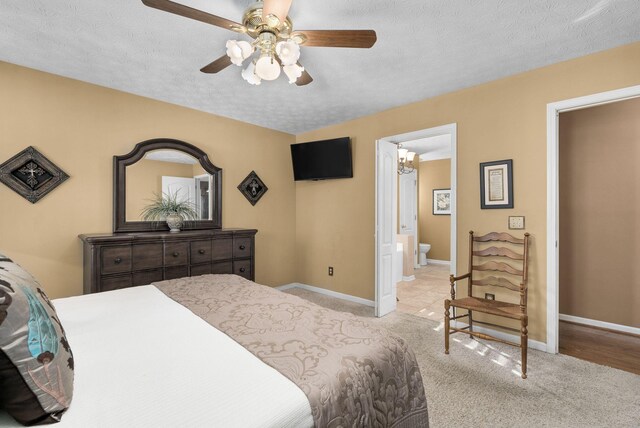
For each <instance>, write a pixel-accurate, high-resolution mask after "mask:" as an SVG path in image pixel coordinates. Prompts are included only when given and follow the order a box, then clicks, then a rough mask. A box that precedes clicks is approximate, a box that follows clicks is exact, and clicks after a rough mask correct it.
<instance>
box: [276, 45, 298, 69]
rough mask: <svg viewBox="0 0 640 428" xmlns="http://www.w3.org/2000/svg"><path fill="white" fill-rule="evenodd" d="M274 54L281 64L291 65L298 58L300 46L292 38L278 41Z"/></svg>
mask: <svg viewBox="0 0 640 428" xmlns="http://www.w3.org/2000/svg"><path fill="white" fill-rule="evenodd" d="M276 54H278V58H280V61H282V64H283V65H292V64H295V63H296V62H298V60H299V59H300V46H298V44H297V43H296V42H294V41H293V40H287V41H282V42H278V44H276Z"/></svg>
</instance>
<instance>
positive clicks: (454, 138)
mask: <svg viewBox="0 0 640 428" xmlns="http://www.w3.org/2000/svg"><path fill="white" fill-rule="evenodd" d="M440 135H450V136H451V256H450V259H451V264H450V269H449V270H450V273H451V274H452V275H456V271H457V262H456V261H457V254H458V252H457V248H458V243H457V237H458V208H457V206H458V203H457V194H458V185H457V183H458V179H457V177H458V175H457V170H458V149H457V147H458V124H457V123H455V122H454V123H449V124H446V125H441V126H435V127H433V128H426V129H421V130H419V131H413V132H408V133H405V134H398V135H392V136H389V137H384V138H380V139H379V140H376V155H375V157H374V162H375V163H376V169H375V171H376V172H375V174H376V175H375V190H374V192H375V207H374V209H375V212H376V217H375V224H374V236H376V239H375V255H376V256H375V257H376V259H375V272H376V277H375V278H376V279H375V284H374V286H375V295H376V307H377V305H378V294H379V290H380V289H381V288H380V287H381V284H380V281H379V278H378V276H377V272H378V252H379V250H380V249H379V248H378V239H377V231H378V229H379V227H380V224H379V221H380V219H379V218H378V211H377V210H378V197H379V195H378V180H379V178H380V177H379V175H378V154H379V153H378V141H386V142H391V143H396V144H397V143H402V142H405V141H411V140H418V139H421V138H429V137H437V136H440ZM393 204H394V209H395V211H396V212H397V210H398V201H397V198H396V200H394V201H393ZM396 227H397V226H396ZM376 316H378V314H377V311H376Z"/></svg>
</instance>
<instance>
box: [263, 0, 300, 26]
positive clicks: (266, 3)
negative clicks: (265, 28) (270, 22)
mask: <svg viewBox="0 0 640 428" xmlns="http://www.w3.org/2000/svg"><path fill="white" fill-rule="evenodd" d="M292 1H293V0H263V5H262V20H263V21H264V22H267V16H269V15H275V16H277V17H278V19H279V20H280V22H284V21H285V20H286V19H287V15H288V14H289V9H290V8H291V2H292Z"/></svg>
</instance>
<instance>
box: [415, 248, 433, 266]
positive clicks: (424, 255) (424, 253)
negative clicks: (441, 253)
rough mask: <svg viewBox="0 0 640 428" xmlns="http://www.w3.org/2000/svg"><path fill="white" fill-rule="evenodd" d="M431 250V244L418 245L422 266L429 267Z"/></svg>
mask: <svg viewBox="0 0 640 428" xmlns="http://www.w3.org/2000/svg"><path fill="white" fill-rule="evenodd" d="M430 249H431V244H422V243H421V244H418V251H420V266H426V265H427V253H428V252H429V250H430Z"/></svg>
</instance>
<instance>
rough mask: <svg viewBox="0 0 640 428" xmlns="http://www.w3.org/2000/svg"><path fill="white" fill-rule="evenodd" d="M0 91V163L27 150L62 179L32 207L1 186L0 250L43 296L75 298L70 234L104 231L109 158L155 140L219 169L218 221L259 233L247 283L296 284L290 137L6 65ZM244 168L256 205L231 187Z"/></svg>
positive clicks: (108, 225) (74, 242)
mask: <svg viewBox="0 0 640 428" xmlns="http://www.w3.org/2000/svg"><path fill="white" fill-rule="evenodd" d="M0 94H1V96H0V162H3V161H4V160H6V159H8V158H9V157H11V156H13V155H14V154H16V153H17V152H19V151H20V150H22V149H24V148H25V147H27V146H30V145H33V146H35V147H36V148H38V149H39V150H40V151H42V153H43V154H45V155H46V156H47V157H49V158H50V159H51V160H52V161H53V162H54V163H56V164H57V165H59V166H60V167H61V168H63V169H64V170H65V171H66V172H67V173H68V174H69V175H70V176H71V178H70V179H69V180H68V181H66V182H65V183H63V184H62V185H61V186H60V187H58V188H57V189H55V190H54V191H53V192H52V193H50V194H49V195H47V196H46V197H45V198H44V199H42V200H41V201H40V202H38V203H37V204H35V205H34V204H31V203H29V202H27V201H26V200H25V199H23V198H22V197H20V196H19V195H18V194H16V193H14V192H13V191H12V190H10V189H9V188H8V187H6V186H4V185H0V205H1V207H0V251H3V252H6V253H7V254H8V255H9V256H11V257H13V258H14V259H15V260H16V261H17V262H19V263H21V264H22V265H23V266H24V267H25V268H26V269H28V270H30V271H31V272H33V274H34V275H35V276H36V277H37V278H38V279H39V280H40V282H41V283H42V284H43V286H44V287H45V289H46V290H47V292H48V293H49V294H50V295H51V297H62V296H70V295H75V294H80V293H81V292H82V253H81V244H80V240H79V239H78V238H77V235H78V234H80V233H95V232H110V231H111V230H112V162H113V156H114V155H117V154H125V153H128V152H129V151H131V149H133V146H134V145H135V144H136V143H138V142H140V141H144V140H147V139H150V138H158V137H167V138H176V139H180V140H184V141H187V142H189V143H192V144H194V145H196V146H198V147H200V148H201V149H202V150H204V151H205V152H207V154H208V155H209V157H210V159H211V160H212V162H213V163H214V164H215V165H217V166H219V167H221V168H223V201H224V205H223V213H222V214H223V219H222V221H223V225H224V226H225V227H246V228H256V229H259V233H258V235H257V237H256V263H257V265H256V280H257V281H258V282H261V283H264V284H268V285H280V284H286V283H290V282H292V281H294V280H295V271H294V269H295V268H294V266H295V248H294V234H295V211H294V210H295V204H294V198H295V188H294V182H293V174H292V172H291V158H290V152H289V144H291V143H293V142H294V137H293V136H291V135H289V134H285V133H281V132H276V131H272V130H267V129H264V128H260V127H257V126H253V125H249V124H246V123H243V122H238V121H235V120H231V119H226V118H222V117H218V116H214V115H211V114H206V113H202V112H197V111H195V110H190V109H187V108H183V107H178V106H175V105H170V104H166V103H162V102H159V101H153V100H150V99H146V98H142V97H138V96H134V95H130V94H125V93H122V92H119V91H115V90H111V89H106V88H102V87H99V86H95V85H90V84H86V83H82V82H78V81H75V80H71V79H66V78H62V77H58V76H53V75H51V74H46V73H41V72H37V71H34V70H29V69H26V68H22V67H19V66H15V65H10V64H7V63H0ZM251 170H255V171H256V172H257V173H258V175H260V177H261V178H262V179H263V180H264V181H265V183H266V184H267V185H268V186H269V191H268V192H267V194H266V195H265V196H264V197H263V198H262V199H261V200H260V202H259V203H258V204H257V205H256V206H255V207H252V206H251V204H250V203H249V202H248V201H247V200H246V199H245V198H244V196H242V194H241V193H240V192H239V191H238V190H237V189H236V186H237V185H238V183H240V181H241V180H242V179H244V178H245V176H246V175H247V174H248V173H249V172H251Z"/></svg>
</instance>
